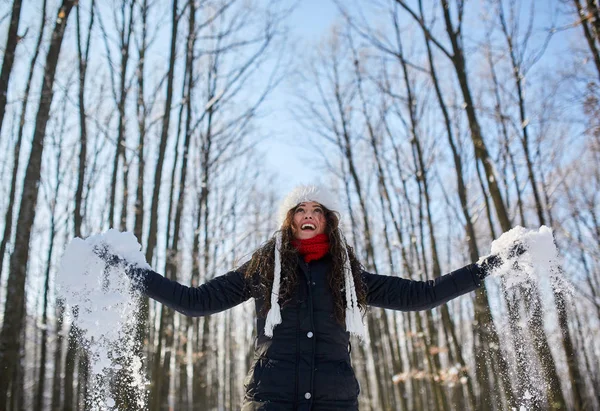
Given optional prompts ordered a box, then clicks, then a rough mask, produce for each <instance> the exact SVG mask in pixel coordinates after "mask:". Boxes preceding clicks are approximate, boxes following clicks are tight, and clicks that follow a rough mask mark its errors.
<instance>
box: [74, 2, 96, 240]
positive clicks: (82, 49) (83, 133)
mask: <svg viewBox="0 0 600 411" xmlns="http://www.w3.org/2000/svg"><path fill="white" fill-rule="evenodd" d="M94 3H95V0H91V5H90V22H89V24H88V28H87V38H86V39H85V46H84V45H83V44H82V41H83V38H82V33H81V19H80V8H79V4H78V5H77V54H78V57H79V59H78V60H79V61H78V62H79V64H78V68H79V93H78V94H77V97H78V100H77V101H78V103H79V167H78V173H77V189H76V190H75V210H74V211H73V214H74V222H73V224H74V227H75V237H81V224H82V222H83V216H82V215H81V210H82V203H83V187H84V185H85V171H86V165H87V120H86V116H87V115H86V108H85V80H86V75H87V67H88V61H89V54H90V43H91V38H92V27H93V25H94V11H95V7H94Z"/></svg>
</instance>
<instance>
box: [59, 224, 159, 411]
mask: <svg viewBox="0 0 600 411" xmlns="http://www.w3.org/2000/svg"><path fill="white" fill-rule="evenodd" d="M140 250H141V246H140V244H139V243H138V242H137V240H136V238H135V236H134V235H133V234H131V233H127V232H125V233H121V232H119V231H117V230H114V229H111V230H108V232H106V233H103V234H99V235H94V236H92V237H89V238H87V239H86V240H82V239H81V238H75V239H73V240H72V241H71V243H70V244H69V245H68V246H67V249H66V250H65V253H64V255H63V257H62V261H61V267H60V270H59V272H58V275H57V287H58V293H59V298H61V299H62V300H63V301H64V302H65V306H66V314H67V317H68V318H69V319H70V320H71V321H72V323H73V325H74V326H75V329H76V330H77V337H78V342H79V344H81V345H82V346H83V347H84V348H85V349H86V350H87V353H88V355H89V363H90V368H89V372H90V381H91V382H92V384H93V385H92V389H90V390H89V391H88V392H89V394H88V398H87V399H86V401H87V402H88V404H89V406H90V408H91V409H93V410H98V411H99V410H116V409H118V406H117V405H116V402H115V399H114V398H113V396H114V395H115V392H119V395H120V396H121V395H125V396H128V397H129V400H133V401H134V402H135V403H136V404H137V407H136V409H144V408H145V406H146V401H145V397H146V395H145V385H146V381H145V379H144V372H143V370H142V359H141V358H140V357H139V356H138V355H137V354H136V352H139V350H137V349H136V348H137V347H138V345H137V344H140V342H139V341H136V340H135V332H134V327H135V319H136V318H137V309H138V303H137V299H138V298H137V297H138V295H136V294H137V292H136V291H133V290H134V287H132V284H131V283H132V280H131V279H130V278H129V277H128V276H127V275H126V273H125V268H126V267H125V261H127V264H131V265H137V266H139V267H143V268H150V267H149V266H148V264H147V263H146V261H145V258H144V255H143V254H142V253H141V251H140ZM110 255H116V256H118V257H119V258H120V260H119V261H114V260H113V261H111V262H107V258H106V257H107V256H110ZM117 373H120V374H123V373H127V374H128V375H127V376H125V377H123V376H122V375H120V376H119V378H117V377H116V375H117ZM123 380H124V381H127V382H126V383H123ZM117 381H118V382H117ZM120 385H121V386H120ZM122 385H126V387H123V386H122ZM132 397H133V398H132Z"/></svg>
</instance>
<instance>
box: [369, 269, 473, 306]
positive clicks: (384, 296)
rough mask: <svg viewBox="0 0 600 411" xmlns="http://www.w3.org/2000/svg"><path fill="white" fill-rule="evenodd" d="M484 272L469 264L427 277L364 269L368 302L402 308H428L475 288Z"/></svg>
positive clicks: (374, 304)
mask: <svg viewBox="0 0 600 411" xmlns="http://www.w3.org/2000/svg"><path fill="white" fill-rule="evenodd" d="M484 277H485V273H484V272H483V270H482V268H481V267H479V266H478V265H477V264H470V265H467V266H465V267H463V268H460V269H458V270H456V271H452V272H451V273H449V274H446V275H443V276H441V277H438V278H436V279H435V280H429V281H413V280H407V279H405V278H400V277H391V276H387V275H377V274H371V273H367V272H363V281H364V283H365V285H366V288H367V304H368V305H372V306H375V307H382V308H389V309H392V310H401V311H420V310H428V309H430V308H433V307H437V306H438V305H441V304H444V303H446V302H448V301H450V300H452V299H453V298H456V297H458V296H460V295H463V294H466V293H468V292H470V291H473V290H475V289H476V288H477V287H479V286H480V285H481V282H482V280H483V278H484Z"/></svg>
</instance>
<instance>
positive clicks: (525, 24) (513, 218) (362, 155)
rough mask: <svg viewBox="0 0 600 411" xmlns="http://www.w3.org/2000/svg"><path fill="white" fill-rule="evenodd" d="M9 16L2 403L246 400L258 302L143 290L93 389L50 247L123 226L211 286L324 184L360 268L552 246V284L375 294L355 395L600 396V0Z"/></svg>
mask: <svg viewBox="0 0 600 411" xmlns="http://www.w3.org/2000/svg"><path fill="white" fill-rule="evenodd" d="M307 3H308V5H307ZM309 6H310V7H309ZM301 9H302V10H304V11H303V12H302V13H300V11H301ZM321 9H323V10H325V9H327V10H333V12H334V16H333V17H332V18H331V20H330V21H327V24H326V27H325V29H322V30H321V29H320V30H321V32H320V33H318V35H314V36H306V35H305V34H306V33H307V32H308V30H309V29H310V27H311V24H313V22H312V20H322V19H321V17H322V16H320V13H321ZM299 27H304V31H302V30H299V29H298V28H299ZM0 28H1V31H0V33H1V34H0V49H1V51H2V53H1V60H2V69H1V73H0V87H1V90H0V153H2V154H1V156H0V181H1V193H0V229H1V230H2V232H1V234H0V240H1V243H0V304H1V306H2V308H0V318H1V331H0V409H1V410H7V411H24V410H33V411H42V410H53V411H54V410H77V411H80V410H93V409H106V410H108V409H114V410H117V409H118V410H137V409H147V410H149V411H159V410H181V411H185V410H237V409H240V406H241V401H242V397H243V393H244V388H243V385H244V378H245V376H246V374H247V372H248V369H249V364H250V361H251V357H252V347H253V344H254V337H255V335H256V330H255V329H254V316H255V313H254V305H253V304H252V303H251V302H248V303H245V304H243V305H240V306H237V307H235V308H234V309H231V310H228V311H225V312H222V313H219V314H216V315H212V316H209V317H200V318H189V317H185V316H183V315H180V314H178V313H175V312H174V311H172V310H171V309H168V308H166V307H164V306H162V305H160V304H157V303H155V302H154V301H151V300H150V301H149V300H148V299H147V298H143V297H141V298H138V299H137V300H136V304H138V309H137V311H136V315H135V318H133V319H131V318H130V319H129V320H130V321H133V322H134V323H135V327H133V328H132V329H131V330H132V331H131V333H130V334H132V335H130V337H132V341H134V342H135V344H134V345H133V346H132V347H130V348H131V349H130V350H129V351H127V352H129V354H131V355H121V356H114V358H112V360H113V361H115V362H117V363H118V364H120V365H119V367H114V368H113V371H112V372H110V373H106V374H105V376H104V378H105V379H106V381H105V383H106V384H107V386H108V387H109V391H110V393H111V398H114V401H113V402H108V403H105V404H104V405H102V401H101V400H98V398H96V399H94V395H96V397H97V396H98V395H97V394H98V392H97V390H96V389H95V385H94V384H95V382H94V381H93V378H92V377H91V374H90V363H91V361H92V359H91V356H90V352H89V350H87V349H86V345H85V344H83V343H82V340H81V339H80V338H78V335H79V334H78V327H77V325H76V324H74V323H73V321H72V317H70V316H68V315H67V313H66V307H65V303H64V301H63V300H62V299H61V298H59V294H58V292H59V291H58V288H57V273H58V272H59V271H60V264H61V258H62V256H63V253H64V251H65V248H66V247H67V245H68V244H69V243H70V242H71V240H72V239H73V238H75V237H81V238H87V237H90V236H92V235H95V234H99V233H103V232H106V231H107V230H108V229H110V228H115V229H117V230H119V231H122V232H123V231H127V232H131V233H133V235H135V237H136V238H137V240H138V241H139V243H140V244H141V245H142V252H143V254H144V256H145V259H146V261H147V262H148V264H149V265H150V266H151V267H152V268H153V269H154V270H156V271H157V272H160V273H162V274H163V275H165V276H167V277H168V278H171V279H176V280H178V281H180V282H182V283H183V284H193V285H198V284H201V283H203V282H205V281H206V280H209V279H211V278H213V277H215V276H217V275H220V274H223V273H225V272H227V271H228V270H230V269H231V268H233V267H236V266H239V264H241V263H242V262H243V261H245V259H247V258H248V257H249V255H251V253H252V251H253V250H255V249H256V248H257V247H258V246H259V245H261V244H263V243H264V242H265V241H266V240H267V239H268V238H269V237H270V236H271V235H272V234H273V232H274V231H275V230H276V229H277V227H276V226H275V220H274V215H275V213H276V210H277V206H278V202H279V201H280V199H281V197H282V196H283V195H284V194H285V192H286V191H288V190H289V189H291V188H292V186H293V184H296V183H298V182H310V181H311V180H312V179H317V178H318V179H319V180H320V182H322V183H324V184H327V185H328V186H329V187H330V188H331V189H332V190H333V191H334V192H335V193H336V194H337V195H338V196H339V198H340V202H341V203H342V204H343V205H344V207H345V208H346V209H345V210H343V211H344V213H345V215H346V216H347V219H346V221H344V227H345V234H346V236H347V238H348V241H349V243H351V244H352V245H353V246H354V247H355V250H356V251H357V255H358V256H359V257H360V259H361V261H362V263H363V265H364V266H365V268H366V269H368V270H370V271H371V272H376V273H380V274H385V275H395V276H401V277H405V278H411V279H415V280H429V279H433V278H436V277H438V276H440V275H441V274H444V273H447V272H450V271H452V270H453V269H456V268H458V267H461V266H463V265H465V264H468V263H471V262H475V261H477V260H478V259H479V257H480V256H485V255H487V254H489V253H490V245H491V243H492V241H493V240H494V239H497V238H498V237H500V235H501V234H502V233H504V232H507V231H509V230H510V229H511V228H513V227H515V226H523V227H528V228H533V229H537V228H539V227H541V226H543V225H545V226H547V227H550V228H551V229H552V230H553V233H554V241H555V244H556V246H557V248H558V250H559V253H560V258H561V261H562V268H561V270H560V276H561V279H562V281H561V282H560V284H559V283H557V282H556V281H554V280H552V279H551V277H550V276H548V277H547V278H543V277H542V278H541V281H537V282H536V281H525V282H520V283H518V284H510V283H509V282H507V281H504V280H503V279H502V278H500V277H492V278H488V279H487V280H486V282H485V286H484V287H482V288H480V289H478V290H477V291H476V292H473V293H471V294H467V295H465V296H462V297H460V298H458V299H456V300H453V301H451V302H450V303H448V304H447V305H443V306H440V307H438V308H436V309H434V310H431V311H423V312H410V313H406V312H396V311H388V310H383V309H378V308H370V309H369V311H368V314H367V317H366V319H365V321H366V325H367V330H368V340H367V341H366V343H365V344H360V343H359V342H358V341H354V340H353V341H352V342H353V343H352V352H351V354H352V363H353V367H354V369H355V371H356V374H357V378H358V380H359V382H360V386H361V394H360V396H359V401H360V408H361V410H403V411H408V410H437V411H442V410H490V411H491V410H506V409H508V410H510V409H515V410H599V409H600V400H599V393H600V344H599V343H598V341H600V264H599V263H598V261H600V120H599V119H600V88H599V86H600V3H599V2H598V0H471V1H466V0H406V1H404V0H367V1H342V0H331V1H326V0H323V2H319V1H307V2H302V1H298V2H295V1H291V0H290V1H286V0H170V1H164V0H163V1H160V0H79V1H76V0H13V1H9V0H2V1H0ZM277 147H279V148H277ZM281 147H284V148H283V149H282V148H281ZM274 150H282V151H281V152H279V151H274ZM273 157H280V159H279V163H278V165H273V164H272V163H273V162H272V161H269V159H272V158H273ZM281 157H282V158H281ZM292 157H293V158H292ZM287 164H290V168H289V169H288V168H287V167H286V165H287ZM293 164H301V167H296V166H292V165H293ZM296 168H297V169H296ZM284 169H285V170H284ZM290 175H293V178H292V180H295V181H288V180H290V178H289V176H290ZM565 284H566V286H565ZM96 325H97V327H96V328H97V329H98V330H103V329H105V328H106V327H107V324H106V323H105V324H102V322H100V323H98V324H96ZM133 354H135V356H134V355H133ZM134 357H135V358H141V359H142V363H143V364H142V365H140V364H136V363H135V362H134V361H133V360H132V358H134ZM139 379H141V380H142V383H141V386H142V388H141V389H140V383H139V381H138V380H139ZM136 381H137V382H136ZM99 404H100V405H99Z"/></svg>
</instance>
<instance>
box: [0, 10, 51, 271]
mask: <svg viewBox="0 0 600 411" xmlns="http://www.w3.org/2000/svg"><path fill="white" fill-rule="evenodd" d="M45 27H46V0H44V2H43V4H42V17H41V20H40V29H39V32H38V33H39V34H38V37H37V41H36V44H35V48H34V51H33V56H32V57H31V62H30V63H29V74H28V75H27V83H26V85H25V95H24V96H23V105H22V106H21V116H20V118H19V130H18V131H17V141H16V142H15V148H14V151H13V159H14V160H13V161H14V163H13V170H12V177H11V180H10V193H9V195H8V206H7V208H6V216H5V217H4V233H3V236H2V241H0V279H2V267H4V253H5V252H6V245H7V244H8V242H10V239H11V237H12V220H13V212H14V206H15V195H16V194H15V191H16V188H17V172H18V171H19V154H20V152H21V143H22V141H23V130H24V128H25V116H26V115H27V103H28V102H29V92H30V90H31V81H32V79H33V73H34V70H35V66H36V62H37V58H38V56H39V54H40V49H41V45H42V39H43V38H44V28H45ZM1 126H2V123H1V122H0V127H1Z"/></svg>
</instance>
